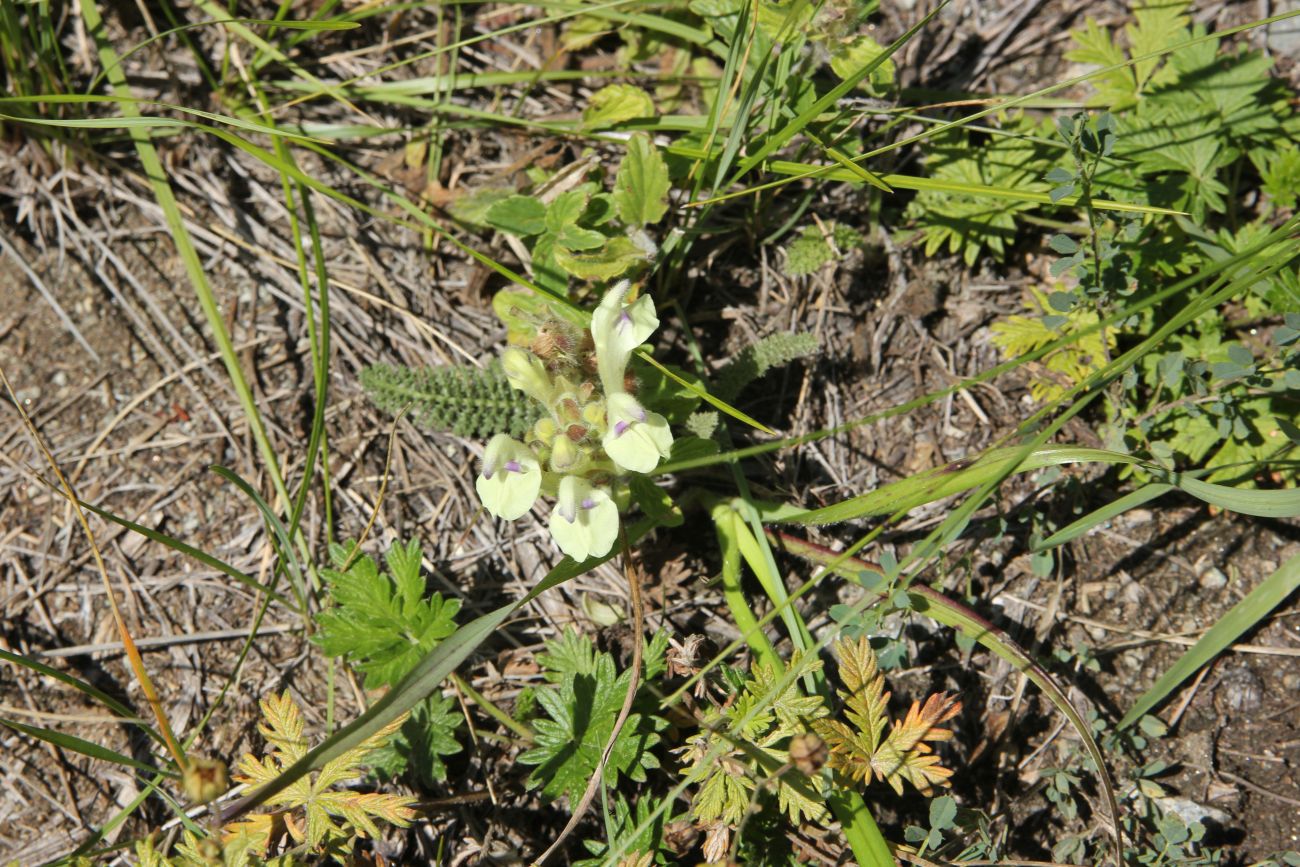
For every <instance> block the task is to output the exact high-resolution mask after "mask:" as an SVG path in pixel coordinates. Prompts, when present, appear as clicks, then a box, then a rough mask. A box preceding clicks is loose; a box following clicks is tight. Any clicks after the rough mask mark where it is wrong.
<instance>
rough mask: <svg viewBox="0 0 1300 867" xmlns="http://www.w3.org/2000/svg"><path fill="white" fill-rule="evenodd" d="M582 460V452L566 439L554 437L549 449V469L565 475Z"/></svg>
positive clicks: (571, 441)
mask: <svg viewBox="0 0 1300 867" xmlns="http://www.w3.org/2000/svg"><path fill="white" fill-rule="evenodd" d="M581 460H582V450H581V449H579V448H578V446H577V445H575V444H574V442H573V440H571V439H569V438H568V437H556V438H555V445H554V446H552V448H551V469H552V470H553V471H555V472H557V473H567V472H569V471H570V470H572V469H574V468H575V467H577V465H578V462H579V461H581Z"/></svg>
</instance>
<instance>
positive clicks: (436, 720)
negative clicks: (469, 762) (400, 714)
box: [366, 695, 464, 787]
mask: <svg viewBox="0 0 1300 867" xmlns="http://www.w3.org/2000/svg"><path fill="white" fill-rule="evenodd" d="M463 719H464V717H463V716H462V715H461V714H460V712H459V711H458V710H457V709H456V699H455V698H453V697H452V696H449V695H433V696H430V697H429V698H427V699H426V700H424V701H422V702H420V703H419V704H417V705H416V706H415V707H414V708H413V709H412V710H411V715H410V717H408V718H407V720H406V722H405V723H403V724H402V727H401V728H400V729H399V730H398V731H397V734H395V735H393V737H392V738H390V739H389V740H388V742H387V743H385V744H384V745H383V746H381V747H379V748H378V749H376V750H375V751H374V752H372V753H371V754H370V755H369V756H367V757H366V762H367V763H368V764H369V765H370V766H371V767H372V768H374V769H375V770H376V771H378V772H380V775H381V776H382V777H384V778H393V777H396V776H397V775H399V774H400V773H401V772H402V771H404V770H407V769H410V770H411V771H413V772H414V773H415V776H416V778H417V779H418V780H419V781H420V783H422V784H423V785H424V786H426V787H431V786H433V785H435V784H437V783H441V782H442V781H444V780H446V779H447V766H446V764H444V763H443V760H442V757H443V756H450V755H455V754H456V753H459V752H460V751H461V750H462V749H463V747H462V746H461V744H460V742H459V741H458V740H456V729H457V728H458V727H459V726H460V723H461V721H462V720H463Z"/></svg>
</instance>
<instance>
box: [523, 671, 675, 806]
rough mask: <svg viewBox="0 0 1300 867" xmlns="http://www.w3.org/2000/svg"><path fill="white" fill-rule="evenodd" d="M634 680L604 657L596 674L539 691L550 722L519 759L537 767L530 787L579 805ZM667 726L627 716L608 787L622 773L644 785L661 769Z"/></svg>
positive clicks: (537, 726) (540, 726)
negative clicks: (658, 752)
mask: <svg viewBox="0 0 1300 867" xmlns="http://www.w3.org/2000/svg"><path fill="white" fill-rule="evenodd" d="M630 677H631V672H630V671H625V672H623V673H622V674H621V675H617V676H616V675H615V671H614V660H613V658H612V657H611V656H610V655H609V654H607V653H601V654H599V655H598V657H597V659H596V667H595V669H594V671H592V673H590V674H567V675H565V677H564V679H563V680H561V682H560V684H559V686H558V687H552V688H549V689H539V690H537V692H536V696H537V702H538V704H540V705H541V706H542V708H543V710H545V711H546V714H547V716H548V717H549V719H539V720H537V721H535V723H534V746H533V748H532V749H530V750H527V751H526V752H524V753H522V754H521V755H520V756H519V759H518V761H519V762H520V763H521V764H525V765H535V766H536V767H535V768H534V770H533V772H532V773H531V774H529V776H528V785H529V786H530V787H539V786H540V787H541V789H542V793H543V795H545V796H546V797H548V798H558V797H560V796H561V795H567V796H568V798H569V800H570V803H577V800H578V799H579V798H580V797H581V796H582V793H583V792H584V791H585V790H586V788H587V783H588V782H589V781H590V779H591V776H592V774H594V773H595V772H596V768H597V767H598V766H599V764H600V758H601V754H602V753H603V752H604V750H605V746H606V744H607V743H608V742H609V736H610V734H611V733H612V732H613V730H614V723H615V721H616V719H617V718H618V715H619V711H620V710H621V709H622V707H623V699H624V697H625V695H626V693H627V686H628V680H629V679H630ZM664 725H666V723H663V721H662V720H659V719H658V718H657V717H651V716H644V715H642V714H640V713H632V714H629V715H628V718H627V722H626V723H625V724H624V726H623V729H622V731H620V732H619V735H618V737H617V739H615V741H614V747H613V749H612V750H611V751H610V755H609V762H608V764H607V765H606V766H605V773H604V782H605V784H606V785H610V786H612V785H614V783H615V782H616V780H617V778H618V776H619V774H622V775H624V776H626V777H628V778H629V779H631V780H634V781H636V782H643V781H644V780H645V778H646V777H645V771H646V769H648V768H657V767H659V761H658V759H656V758H655V756H654V754H653V753H651V752H650V749H651V747H653V746H654V745H655V744H657V743H658V742H659V734H658V729H660V728H662V727H663V726H664Z"/></svg>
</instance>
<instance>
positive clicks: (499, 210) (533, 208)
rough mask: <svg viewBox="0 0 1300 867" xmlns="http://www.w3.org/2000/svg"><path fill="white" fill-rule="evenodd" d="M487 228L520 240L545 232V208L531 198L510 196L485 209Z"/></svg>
mask: <svg viewBox="0 0 1300 867" xmlns="http://www.w3.org/2000/svg"><path fill="white" fill-rule="evenodd" d="M486 220H487V223H488V225H489V226H492V227H493V228H494V229H500V230H501V231H502V232H509V233H510V234H512V235H518V236H519V237H521V238H527V237H529V236H531V235H540V234H541V233H542V232H545V231H546V206H545V205H543V204H542V203H541V202H539V201H537V199H535V198H533V197H532V196H511V197H509V198H508V199H502V200H501V201H499V202H497V203H496V204H494V205H492V206H491V207H490V208H488V209H487V215H486Z"/></svg>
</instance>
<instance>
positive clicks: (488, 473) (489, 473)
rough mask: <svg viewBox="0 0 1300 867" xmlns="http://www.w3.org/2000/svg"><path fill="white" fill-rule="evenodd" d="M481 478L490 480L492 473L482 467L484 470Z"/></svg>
mask: <svg viewBox="0 0 1300 867" xmlns="http://www.w3.org/2000/svg"><path fill="white" fill-rule="evenodd" d="M483 478H485V479H490V478H492V471H491V470H489V469H488V468H487V467H484V468H483Z"/></svg>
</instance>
